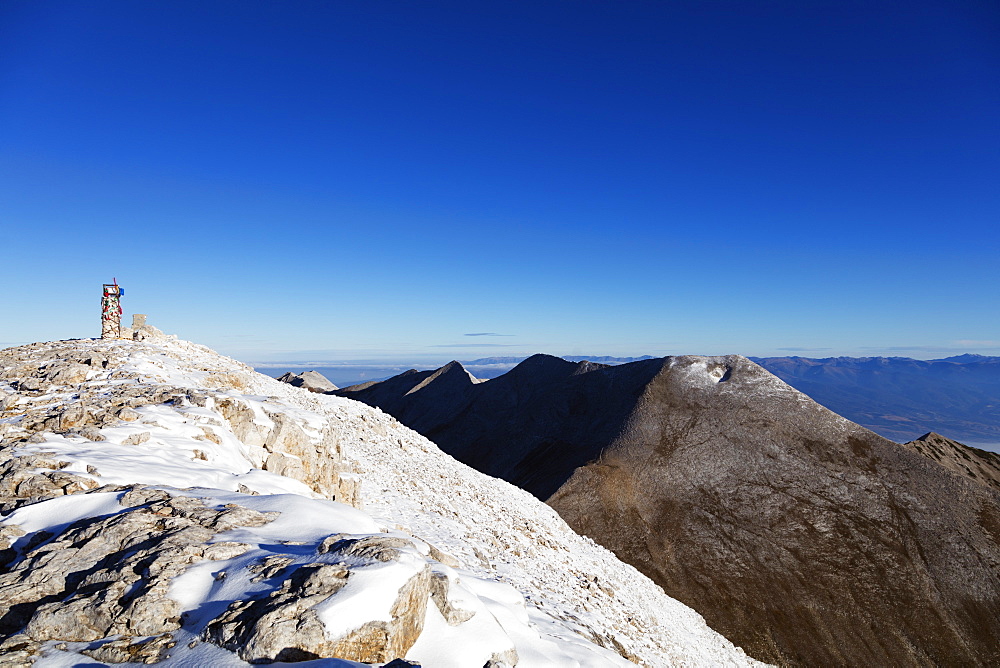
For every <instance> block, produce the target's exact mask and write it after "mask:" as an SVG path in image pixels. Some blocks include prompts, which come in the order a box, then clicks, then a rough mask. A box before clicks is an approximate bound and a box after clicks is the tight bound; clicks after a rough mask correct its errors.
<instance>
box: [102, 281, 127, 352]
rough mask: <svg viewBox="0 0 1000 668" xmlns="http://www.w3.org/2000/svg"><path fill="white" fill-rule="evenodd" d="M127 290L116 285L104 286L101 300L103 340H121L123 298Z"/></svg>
mask: <svg viewBox="0 0 1000 668" xmlns="http://www.w3.org/2000/svg"><path fill="white" fill-rule="evenodd" d="M123 294H125V290H123V289H122V288H121V286H120V285H118V281H115V282H114V283H105V284H104V296H103V297H102V298H101V338H102V339H120V338H121V336H122V306H121V296H122V295H123Z"/></svg>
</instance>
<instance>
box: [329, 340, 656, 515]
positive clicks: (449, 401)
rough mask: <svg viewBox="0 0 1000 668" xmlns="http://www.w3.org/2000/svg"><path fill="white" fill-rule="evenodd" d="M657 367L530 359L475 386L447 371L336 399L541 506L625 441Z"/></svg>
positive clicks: (357, 389)
mask: <svg viewBox="0 0 1000 668" xmlns="http://www.w3.org/2000/svg"><path fill="white" fill-rule="evenodd" d="M663 364H664V360H663V359H652V360H645V361H641V362H635V363H632V364H627V365H622V366H605V365H600V364H592V363H589V362H578V363H573V362H567V361H566V360H563V359H560V358H558V357H550V356H548V355H535V356H533V357H530V358H528V359H527V360H525V361H523V362H521V363H520V364H519V365H518V366H517V367H515V368H514V369H512V370H511V371H509V372H507V373H506V374H504V375H502V376H500V377H499V378H494V379H493V380H490V381H488V382H484V383H476V382H475V381H474V380H473V379H472V378H471V377H470V376H469V374H468V373H467V372H466V371H465V369H464V368H463V367H462V365H461V364H459V363H458V362H451V363H450V364H448V365H446V366H444V367H442V368H441V369H438V370H437V371H413V372H407V373H404V374H401V375H399V376H396V377H394V378H390V379H389V380H386V381H382V382H381V383H367V384H364V385H357V386H354V387H349V388H345V389H342V390H340V391H339V392H337V394H339V395H341V396H345V397H350V398H352V399H357V400H358V401H362V402H364V403H366V404H369V405H372V406H377V407H379V408H381V409H382V410H384V411H385V412H387V413H389V414H390V415H392V416H393V417H395V418H396V419H398V420H399V421H400V422H402V423H403V424H405V425H407V426H408V427H410V428H412V429H414V430H416V431H418V432H420V433H421V434H423V435H424V436H427V437H428V438H430V439H431V440H433V441H434V442H435V443H437V444H438V446H439V447H441V449H443V450H444V451H445V452H447V453H448V454H450V455H452V456H453V457H455V458H456V459H458V460H459V461H462V462H464V463H466V464H468V465H470V466H472V467H474V468H477V469H479V470H480V471H482V472H484V473H487V474H489V475H492V476H495V477H498V478H503V479H504V480H507V481H509V482H512V483H514V484H515V485H518V486H519V487H522V488H523V489H526V490H528V491H529V492H531V493H532V494H534V495H535V496H537V497H539V498H540V499H546V498H548V497H549V496H551V495H552V493H554V492H555V491H556V490H557V489H558V488H559V486H560V485H562V484H563V483H564V482H565V481H566V480H567V479H568V478H569V477H570V475H572V473H573V471H574V470H575V469H576V468H577V467H578V466H581V465H583V464H585V463H587V462H588V461H590V460H592V459H594V458H596V457H597V456H598V455H599V454H600V453H601V451H602V450H603V449H604V448H605V447H606V446H607V445H608V443H610V442H612V441H613V440H614V439H616V438H617V437H618V436H619V435H620V434H621V433H622V430H623V429H624V426H625V423H626V421H627V420H628V418H629V416H630V414H631V412H632V410H633V408H634V407H635V404H636V401H637V400H638V399H639V397H640V396H641V395H642V392H643V390H644V388H645V387H646V385H647V384H648V383H649V382H650V381H651V380H652V379H653V377H654V376H655V375H656V374H657V373H658V372H659V371H660V370H661V368H662V367H663Z"/></svg>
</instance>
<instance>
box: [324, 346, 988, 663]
mask: <svg viewBox="0 0 1000 668" xmlns="http://www.w3.org/2000/svg"><path fill="white" fill-rule="evenodd" d="M462 372H463V370H462V369H461V368H457V366H456V364H454V363H453V364H451V365H448V366H446V367H444V368H443V369H441V370H438V371H437V372H412V373H409V374H404V375H402V376H398V377H396V378H393V379H389V380H387V381H384V382H382V383H376V384H368V385H366V386H359V387H355V388H346V389H345V390H341V394H343V395H344V396H351V397H355V398H358V399H359V400H361V401H365V402H368V403H371V404H372V405H376V406H381V407H382V408H383V409H384V410H386V411H387V412H389V413H390V414H392V415H394V416H396V417H398V418H399V419H400V420H402V421H403V422H405V423H407V424H410V425H411V426H413V427H414V428H415V429H417V430H418V431H421V433H424V434H425V435H427V436H428V437H430V438H432V439H433V440H434V441H435V442H436V443H438V444H439V445H440V446H441V447H442V449H444V450H445V451H446V452H450V453H451V454H453V455H455V456H456V457H457V458H459V459H461V460H462V461H465V462H467V463H469V464H471V465H473V466H475V467H477V468H479V469H480V470H483V471H487V472H489V473H491V474H492V475H497V476H500V477H503V478H504V479H506V480H510V481H512V482H515V483H516V484H518V485H520V486H522V487H524V488H525V489H528V490H530V491H532V492H533V493H534V494H535V495H537V496H539V497H540V498H543V499H547V500H548V503H549V504H550V505H551V506H552V507H553V508H555V509H556V510H558V511H559V513H560V514H561V515H562V517H563V518H564V519H565V520H566V521H567V522H568V523H569V524H570V526H572V527H573V528H574V529H576V530H577V531H579V532H581V533H584V534H586V535H587V536H590V537H592V538H593V539H594V540H596V541H597V542H599V543H601V544H602V545H604V546H606V547H608V548H610V549H611V550H612V551H614V552H615V553H616V554H617V555H618V556H619V557H620V558H621V559H622V560H623V561H626V562H628V563H630V564H632V565H634V566H636V567H637V568H638V569H639V570H641V571H642V572H644V573H645V574H647V575H648V576H650V577H651V578H652V579H653V580H654V581H656V582H657V583H658V584H660V585H661V586H663V588H664V590H665V591H666V592H667V593H668V594H670V595H671V596H675V597H677V598H678V599H680V600H681V601H683V602H685V603H687V604H688V605H690V606H692V607H693V608H695V609H696V610H698V611H699V612H700V613H702V614H703V615H704V616H705V618H706V620H707V621H708V622H709V624H710V625H711V626H712V627H713V628H715V629H716V630H718V631H720V632H722V633H723V634H724V635H726V637H727V638H729V639H730V640H732V641H733V642H735V643H736V644H738V645H740V646H741V647H743V648H744V649H746V650H747V652H748V653H750V654H751V655H752V656H754V657H756V658H758V659H761V660H765V661H769V662H773V663H778V664H782V665H798V666H812V665H858V666H860V665H917V666H932V665H956V666H957V665H980V666H988V665H997V664H998V663H1000V624H997V621H996V620H997V619H1000V494H998V492H997V491H996V489H995V488H994V487H992V486H991V485H990V484H984V482H985V477H986V475H985V472H986V471H987V468H988V463H987V462H983V464H982V467H980V466H979V465H978V463H976V466H972V465H970V462H969V460H968V458H966V457H963V456H962V455H963V454H966V455H968V454H969V453H965V452H961V451H954V452H957V454H954V452H953V453H952V454H951V455H945V454H942V453H943V452H944V449H945V445H942V444H941V443H939V442H937V441H935V440H933V439H930V440H928V441H925V442H923V443H919V444H911V445H910V446H908V447H904V446H902V445H900V444H897V443H893V442H891V441H889V440H886V439H884V438H882V437H880V436H878V435H876V434H874V433H873V432H871V431H868V430H867V429H865V428H863V427H860V426H859V425H857V424H854V423H852V422H850V421H848V420H846V419H844V418H842V417H840V416H839V415H836V414H835V413H833V412H831V411H830V410H828V409H826V408H824V407H822V406H820V405H819V404H817V403H816V402H814V401H812V400H811V399H809V398H808V397H807V396H806V395H804V394H802V393H801V392H798V391H796V390H794V389H793V388H792V387H790V386H789V385H787V384H785V383H784V382H782V381H781V380H779V379H778V378H776V377H775V376H773V375H772V374H770V373H768V372H767V371H765V370H764V369H762V368H761V367H759V366H758V365H756V364H754V363H753V362H751V361H750V360H748V359H746V358H743V357H739V356H725V357H697V356H681V357H670V358H663V359H657V360H646V361H639V362H634V363H631V364H625V365H621V366H615V367H607V366H603V365H598V364H590V363H587V362H580V363H578V364H572V363H569V362H566V361H564V360H560V359H557V358H552V357H547V356H535V357H533V358H529V359H528V360H526V361H525V362H523V363H522V364H520V365H519V366H518V367H516V368H514V369H513V370H512V371H510V372H509V373H508V374H506V375H504V376H500V377H499V378H496V379H492V380H489V381H487V382H483V383H473V382H471V381H469V380H467V379H466V378H465V377H463V376H464V375H465V376H467V374H463V373H462ZM439 386H440V390H439V391H438V390H436V388H438V387H439ZM949 448H950V446H949ZM946 458H947V459H948V460H949V461H950V462H952V463H953V464H954V465H948V464H946V465H942V464H943V463H945V462H944V461H942V460H944V459H946ZM958 467H962V468H961V469H959V468H958ZM966 469H967V470H966Z"/></svg>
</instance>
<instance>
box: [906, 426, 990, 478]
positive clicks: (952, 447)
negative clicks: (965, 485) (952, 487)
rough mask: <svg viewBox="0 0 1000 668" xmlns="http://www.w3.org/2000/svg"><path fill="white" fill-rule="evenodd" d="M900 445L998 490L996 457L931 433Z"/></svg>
mask: <svg viewBox="0 0 1000 668" xmlns="http://www.w3.org/2000/svg"><path fill="white" fill-rule="evenodd" d="M903 446H904V447H907V448H910V449H911V450H914V451H916V452H919V453H920V454H921V455H923V456H925V457H928V458H930V459H933V460H934V461H936V462H937V463H938V464H940V465H941V466H943V467H945V468H946V469H948V470H949V471H954V472H955V473H958V474H959V475H964V476H966V477H968V478H970V479H972V480H974V481H976V482H978V483H980V484H983V485H986V486H987V487H990V488H992V489H995V490H997V491H1000V454H997V453H995V452H990V451H988V450H980V449H979V448H973V447H970V446H968V445H963V444H962V443H959V442H958V441H953V440H951V439H950V438H945V437H944V436H942V435H941V434H936V433H934V432H933V431H932V432H929V433H927V434H924V435H923V436H921V437H920V438H918V439H916V440H915V441H910V442H909V443H904V444H903Z"/></svg>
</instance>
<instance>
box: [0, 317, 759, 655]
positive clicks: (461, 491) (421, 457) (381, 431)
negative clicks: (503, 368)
mask: <svg viewBox="0 0 1000 668" xmlns="http://www.w3.org/2000/svg"><path fill="white" fill-rule="evenodd" d="M0 512H2V519H0V653H2V656H3V661H2V662H3V663H4V665H12V666H17V665H28V664H31V663H33V664H34V665H35V666H43V667H44V666H65V665H76V664H78V663H86V664H87V665H102V664H110V663H122V662H145V663H155V662H162V663H164V665H184V666H191V665H212V666H245V665H250V664H251V663H261V662H265V663H266V662H272V661H284V662H291V661H302V660H307V659H313V658H322V657H337V658H338V659H339V660H336V661H334V660H331V662H329V663H328V664H325V665H344V666H347V665H351V666H354V665H370V664H371V665H374V664H378V665H381V664H382V663H384V662H386V661H389V660H391V659H394V658H406V659H408V660H412V661H416V662H420V663H421V664H423V665H424V666H426V667H428V668H433V667H448V666H454V667H455V668H464V667H465V666H480V665H490V666H494V667H496V668H499V667H500V666H515V665H516V666H521V667H527V666H609V665H630V662H635V663H639V664H643V665H649V666H665V665H673V664H679V663H688V664H702V665H750V664H752V663H753V662H752V661H749V660H748V659H747V658H746V657H745V655H744V654H743V653H742V652H741V651H740V650H739V649H737V648H735V647H733V645H732V644H731V643H729V642H727V641H726V640H725V639H724V638H722V637H721V636H719V635H718V634H717V633H715V632H713V631H712V630H711V629H710V628H709V627H708V626H706V625H705V623H704V620H703V619H702V618H701V617H700V616H699V615H697V614H696V613H694V612H693V611H691V610H690V609H689V608H686V607H685V606H683V605H681V604H680V603H678V602H677V601H675V600H673V599H670V598H668V597H666V596H664V594H663V592H662V590H660V589H659V588H658V587H656V586H655V585H653V583H651V582H650V581H649V580H648V579H646V578H645V577H643V576H642V575H640V574H639V573H638V572H636V571H635V570H634V569H632V568H631V567H629V566H626V565H624V564H622V563H621V562H619V561H618V560H617V559H615V558H614V557H613V555H611V554H610V553H609V552H607V551H606V550H604V549H602V548H599V547H598V546H596V545H594V544H593V543H592V542H591V541H589V540H588V539H585V538H582V537H580V536H578V535H576V534H574V533H573V532H572V531H570V530H569V529H568V527H567V526H566V525H565V523H564V522H563V521H562V520H561V519H559V518H558V516H557V515H556V514H555V513H554V512H553V511H551V509H549V508H547V507H545V506H544V505H542V504H540V503H538V502H537V501H536V500H534V499H533V498H532V497H530V496H529V495H528V494H526V493H525V492H523V491H521V490H518V489H517V488H515V487H512V486H510V485H508V484H506V483H504V482H502V481H499V480H494V479H491V478H488V477H486V476H483V475H481V474H479V473H476V472H475V471H472V470H471V469H469V468H467V467H465V466H463V465H461V464H459V463H458V462H456V461H455V460H453V459H451V458H450V457H447V456H446V455H444V454H443V453H441V452H440V451H439V450H438V449H437V448H436V447H435V446H434V445H433V444H432V443H430V442H429V441H427V440H426V439H424V438H422V437H421V436H419V435H417V434H416V433H414V432H412V431H411V430H409V429H407V428H406V427H404V426H402V425H401V424H399V423H398V422H397V421H395V420H394V419H392V418H391V417H389V416H387V415H385V414H383V413H381V412H380V411H377V410H373V409H370V408H369V407H367V406H364V405H362V404H359V403H356V402H353V401H349V400H345V399H340V398H337V397H328V396H324V395H318V394H315V393H310V392H307V391H305V390H303V389H298V388H294V387H290V386H288V385H285V384H282V383H279V382H277V381H275V380H273V379H270V378H267V377H265V376H260V375H258V374H255V373H253V372H252V371H251V370H250V369H249V368H248V367H245V366H243V365H241V364H239V363H238V362H235V361H233V360H228V359H226V358H223V357H220V356H218V355H216V354H215V353H213V352H211V351H210V350H208V349H206V348H203V347H201V346H197V345H194V344H190V343H186V342H183V341H176V340H170V339H167V338H164V337H162V336H159V335H157V336H150V337H148V338H147V339H146V340H145V341H142V342H132V341H129V342H126V341H93V340H80V341H64V342H55V343H47V344H33V345H30V346H22V347H20V348H13V349H8V350H4V351H0ZM357 662H361V663H360V664H359V663H357Z"/></svg>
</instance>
